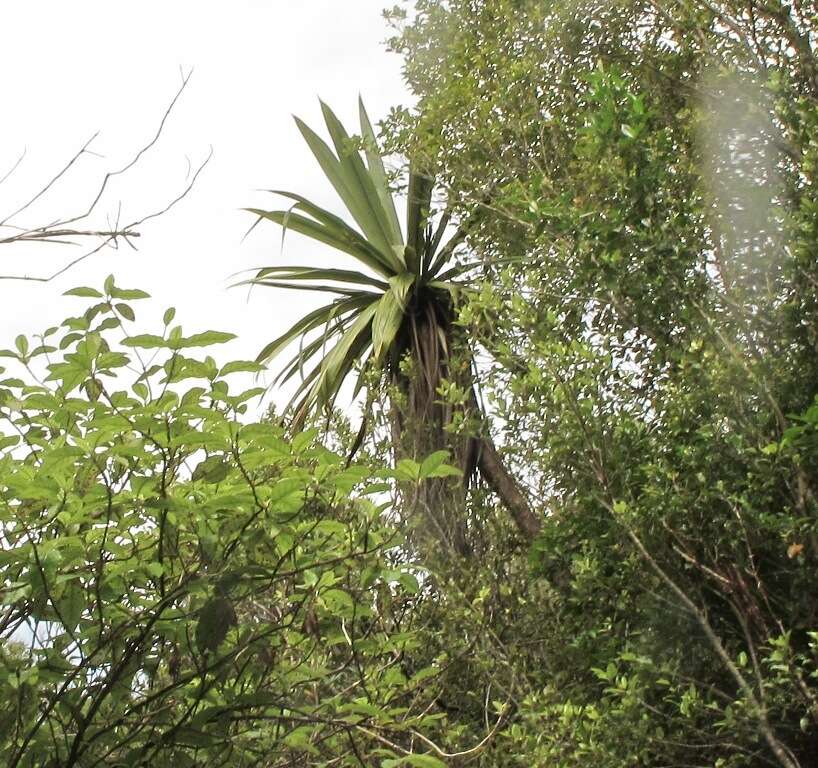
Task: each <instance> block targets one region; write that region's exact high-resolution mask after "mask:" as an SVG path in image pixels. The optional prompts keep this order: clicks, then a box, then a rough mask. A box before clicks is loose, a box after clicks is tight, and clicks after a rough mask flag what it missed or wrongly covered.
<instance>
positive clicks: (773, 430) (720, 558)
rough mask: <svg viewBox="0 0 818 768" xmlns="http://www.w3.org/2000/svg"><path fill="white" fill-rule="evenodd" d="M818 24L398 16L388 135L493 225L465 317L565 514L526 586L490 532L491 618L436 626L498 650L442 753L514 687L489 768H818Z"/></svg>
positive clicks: (464, 684) (516, 1) (485, 574)
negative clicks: (817, 41) (816, 429)
mask: <svg viewBox="0 0 818 768" xmlns="http://www.w3.org/2000/svg"><path fill="white" fill-rule="evenodd" d="M814 18H815V9H814V8H813V6H812V4H811V3H797V4H792V5H784V4H779V3H777V2H772V3H761V4H755V3H754V4H751V5H750V6H747V5H746V4H740V3H734V2H715V3H663V2H661V1H656V2H653V1H651V2H632V1H631V0H620V1H619V2H613V3H598V2H593V1H591V0H589V1H588V2H586V1H585V0H580V2H577V3H570V4H564V3H551V2H533V1H531V2H529V1H528V0H522V1H521V0H499V1H498V2H494V1H493V2H473V1H472V0H469V2H466V1H465V0H464V1H463V2H460V1H459V0H453V1H452V2H437V1H436V0H419V2H417V3H416V4H415V10H414V13H413V14H405V13H404V12H403V11H401V9H396V11H395V12H393V14H392V19H393V21H394V23H395V24H396V26H397V27H398V31H399V34H398V36H397V37H396V38H395V40H394V42H393V47H394V48H395V49H397V50H400V51H401V52H402V53H403V54H404V56H405V58H406V70H405V71H406V76H407V79H408V81H409V83H410V84H411V86H412V88H413V90H414V92H415V95H416V96H417V97H418V109H417V111H416V112H412V111H409V110H396V111H395V112H394V113H393V115H392V116H391V118H390V121H389V124H388V130H387V134H388V136H389V138H390V142H391V144H390V146H391V147H392V148H395V149H402V150H404V151H406V152H410V153H412V154H413V155H414V156H420V157H423V158H424V162H425V163H426V165H427V167H429V168H432V169H434V170H435V173H436V174H437V176H438V178H440V179H442V181H443V183H444V185H445V188H446V190H447V194H448V203H449V205H450V207H452V209H453V210H454V212H455V214H460V215H464V216H469V215H473V212H474V210H475V209H477V208H479V209H480V210H481V211H482V213H481V215H480V217H479V227H478V228H476V229H475V230H473V231H472V232H471V233H470V245H471V246H472V248H473V249H474V251H475V253H476V256H477V257H478V258H479V259H480V261H481V262H482V265H483V270H484V276H485V282H484V285H483V286H482V288H480V289H479V290H476V291H475V292H474V293H473V294H471V295H470V297H469V301H468V304H467V305H466V306H465V307H463V309H462V310H461V312H460V314H459V318H458V322H459V323H460V324H462V326H463V327H465V328H468V329H469V333H470V334H471V335H472V338H474V339H476V340H477V341H478V342H479V344H481V345H482V346H483V347H484V348H485V349H486V351H487V352H488V353H490V355H491V358H490V360H489V361H488V362H487V363H486V364H485V365H484V367H483V371H482V374H483V379H484V382H483V386H484V388H485V391H486V393H487V396H488V399H489V401H490V402H491V403H492V407H493V409H494V410H495V412H496V413H497V414H498V415H499V417H500V422H501V423H502V424H504V425H505V428H506V439H505V445H506V451H507V456H508V458H509V460H510V461H511V462H512V463H513V465H514V466H515V468H516V470H517V472H518V473H519V475H520V476H522V477H524V478H526V480H527V481H528V482H530V483H531V485H532V487H533V488H534V498H535V499H537V503H538V504H539V505H540V507H541V508H545V509H547V510H548V516H547V520H546V522H545V524H544V526H543V531H542V534H541V536H540V538H539V539H538V541H537V542H536V544H535V546H534V548H533V551H532V553H531V557H530V563H531V567H532V569H533V572H532V574H531V575H530V576H529V577H528V579H522V580H521V579H516V580H515V579H511V580H509V579H508V578H507V576H506V573H508V572H509V571H510V572H515V571H517V572H518V573H519V570H517V569H518V568H519V567H520V566H519V565H518V566H517V568H515V566H514V565H513V564H511V563H508V562H505V561H504V560H503V554H502V548H503V547H504V546H506V544H505V541H504V538H503V537H502V535H499V536H498V535H497V533H498V532H497V529H496V528H494V527H492V528H490V529H489V530H488V531H487V533H486V536H485V539H484V541H483V542H482V544H478V546H482V547H483V548H484V549H485V550H486V551H487V552H490V553H491V555H490V557H489V558H488V560H489V562H491V563H494V565H493V566H491V567H488V566H487V567H486V568H485V569H482V570H481V571H479V572H478V571H475V570H473V571H471V572H470V579H471V580H472V590H473V594H475V595H480V594H485V595H486V597H485V598H484V599H483V600H482V601H481V605H482V606H483V607H484V609H485V612H482V611H481V612H480V614H479V616H477V615H475V611H474V610H473V609H471V610H466V609H465V608H462V609H460V610H458V611H454V612H452V614H451V615H443V614H436V620H437V621H439V622H441V625H442V630H441V633H442V634H443V635H444V638H443V639H442V640H441V644H442V645H446V644H447V643H455V642H456V640H455V638H457V637H459V636H461V635H462V634H463V633H464V626H470V627H471V628H472V629H471V632H477V631H478V627H479V628H480V631H482V632H484V633H485V632H487V631H488V630H487V629H486V625H488V627H490V628H491V630H492V631H493V632H495V633H496V635H497V637H498V638H500V639H501V640H502V642H501V643H498V644H493V645H491V644H487V645H486V646H484V653H485V656H483V657H482V658H481V662H482V663H481V665H480V667H478V668H476V669H473V670H472V671H473V673H474V674H473V675H472V676H470V677H468V678H464V677H461V678H460V679H459V680H458V681H457V682H456V683H454V682H453V683H452V685H453V686H457V687H456V688H455V689H456V690H457V691H458V692H459V693H461V694H462V695H463V697H464V698H465V700H466V701H468V702H470V704H469V705H468V706H460V707H459V709H458V711H457V712H456V713H455V714H453V715H452V729H453V730H452V732H454V729H455V728H456V726H457V725H459V727H460V728H462V729H464V730H465V731H470V732H471V733H473V734H475V735H476V734H482V733H483V732H484V728H485V709H486V707H485V704H482V702H485V700H486V698H487V693H486V692H487V690H488V689H489V688H491V690H496V689H497V688H499V687H500V686H503V687H505V688H506V689H507V690H511V691H513V694H514V700H515V702H516V704H517V709H516V710H515V716H514V717H513V718H511V719H510V722H509V725H508V727H506V728H504V729H503V730H502V732H501V733H499V734H498V736H497V738H496V739H495V740H494V744H495V745H496V749H494V750H486V751H485V752H484V754H483V758H482V759H483V760H484V763H483V764H485V765H491V766H496V765H515V766H516V765H520V766H522V765H532V764H533V765H557V766H575V765H576V766H579V765H587V764H588V763H590V762H593V763H594V764H598V765H604V766H611V767H612V768H613V766H622V765H674V766H683V765H719V766H728V765H729V766H739V765H741V766H750V765H752V766H755V765H767V764H772V765H779V766H790V767H791V766H797V765H802V766H806V765H810V764H811V761H812V759H813V758H811V757H810V755H814V754H815V752H816V749H818V709H816V702H818V674H816V661H817V659H816V656H815V634H814V633H815V631H816V613H815V602H814V599H813V598H812V596H811V595H812V593H813V592H814V584H815V582H816V578H818V567H817V566H816V563H818V559H816V558H818V549H816V541H818V538H816V533H818V531H816V515H817V514H818V507H817V506H816V500H815V488H816V481H817V480H818V478H816V474H815V467H816V461H815V459H816V455H815V453H814V451H815V449H816V445H815V443H814V442H813V441H812V439H811V438H806V439H802V437H797V436H799V435H805V434H811V430H812V427H811V426H810V424H811V423H812V422H811V419H812V418H813V416H812V415H811V414H814V403H815V397H816V394H818V378H817V377H818V367H816V365H815V360H816V351H818V350H816V340H817V339H818V334H816V331H818V317H816V313H815V309H816V304H815V300H814V297H815V286H816V285H818V281H817V280H816V276H817V274H818V262H817V261H816V258H815V244H814V243H815V241H814V232H815V211H816V207H815V197H814V189H813V187H814V185H813V176H814V168H815V166H814V160H813V151H814V150H813V146H814V143H815V141H816V134H815V121H814V114H815V104H816V97H818V91H816V80H815V76H814V73H815V71H816V70H815V66H816V58H815V56H814V55H813V53H812V48H811V41H812V40H813V39H814V33H815V29H814ZM802 430H806V432H803V431H802ZM796 445H797V447H796ZM511 557H514V554H513V550H512V551H510V552H509V554H508V558H511ZM498 562H499V563H502V567H499V568H498V565H497V564H498ZM495 569H496V570H495ZM502 588H505V589H506V590H507V591H508V593H509V594H507V595H505V596H503V595H502V594H500V590H501V589H502ZM508 626H513V627H514V628H515V629H514V636H513V637H511V636H510V634H511V633H510V632H509V631H507V630H506V628H507V627H508ZM465 631H466V632H467V633H468V632H469V630H465Z"/></svg>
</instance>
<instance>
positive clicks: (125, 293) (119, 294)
mask: <svg viewBox="0 0 818 768" xmlns="http://www.w3.org/2000/svg"><path fill="white" fill-rule="evenodd" d="M108 293H109V294H110V296H111V298H113V299H125V300H126V301H131V300H135V299H149V298H150V297H151V295H150V294H149V293H145V291H140V290H139V289H138V288H117V287H115V286H113V285H112V286H111V289H110V290H109V291H108Z"/></svg>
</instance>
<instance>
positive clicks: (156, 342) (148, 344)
mask: <svg viewBox="0 0 818 768" xmlns="http://www.w3.org/2000/svg"><path fill="white" fill-rule="evenodd" d="M122 344H123V345H124V346H126V347H140V348H141V349H160V348H162V347H167V346H168V341H167V340H166V339H164V338H163V337H162V336H156V335H155V334H151V333H142V334H138V335H137V336H129V337H128V338H127V339H123V340H122Z"/></svg>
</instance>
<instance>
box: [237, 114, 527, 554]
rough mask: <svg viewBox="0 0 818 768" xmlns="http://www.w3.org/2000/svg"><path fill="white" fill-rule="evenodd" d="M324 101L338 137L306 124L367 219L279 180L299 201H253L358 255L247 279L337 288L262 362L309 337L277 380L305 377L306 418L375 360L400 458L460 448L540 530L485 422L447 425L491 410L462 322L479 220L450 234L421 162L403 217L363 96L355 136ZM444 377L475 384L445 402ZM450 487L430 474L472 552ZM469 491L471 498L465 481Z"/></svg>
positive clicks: (449, 522)
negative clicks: (461, 430)
mask: <svg viewBox="0 0 818 768" xmlns="http://www.w3.org/2000/svg"><path fill="white" fill-rule="evenodd" d="M321 106H322V111H323V116H324V120H325V122H326V127H327V131H328V133H329V137H330V140H331V142H332V147H330V145H329V144H327V143H326V142H325V141H324V140H323V139H322V138H321V137H320V136H319V135H318V134H317V133H315V132H314V131H313V130H312V129H310V128H309V127H308V126H307V125H306V124H305V123H303V122H302V121H301V120H299V119H298V118H296V123H297V125H298V128H299V130H300V132H301V134H302V136H303V137H304V139H305V141H306V143H307V145H308V146H309V148H310V150H311V151H312V153H313V155H314V156H315V158H316V160H317V161H318V163H319V165H320V166H321V169H322V171H323V172H324V174H325V176H326V177H327V179H328V180H329V182H330V184H331V185H332V186H333V188H334V189H335V191H336V192H337V194H338V196H339V197H340V199H341V201H342V203H343V204H344V207H345V208H346V212H347V213H348V215H349V218H350V219H351V220H352V221H354V223H355V226H353V225H352V224H350V223H347V220H345V219H343V218H341V217H340V216H338V215H336V214H334V213H332V212H330V211H328V210H325V209H324V208H321V207H319V206H317V205H315V204H314V203H312V202H310V201H309V200H307V199H306V198H304V197H302V196H301V195H299V194H295V193H293V192H285V191H277V190H273V191H274V192H275V194H277V195H279V196H282V197H283V198H285V199H286V200H287V201H288V205H287V206H286V207H283V208H281V209H278V210H262V209H258V208H250V209H248V210H249V211H250V212H251V213H253V214H255V215H256V216H257V217H258V219H257V221H256V223H258V222H259V221H262V220H265V219H266V220H270V221H272V222H274V223H275V224H278V225H279V226H281V227H283V228H284V230H285V231H286V230H291V231H294V232H297V233H300V234H302V235H304V236H306V237H308V238H310V239H312V240H313V241H315V242H318V243H320V244H321V245H322V246H326V247H327V248H329V249H334V250H335V251H337V252H338V253H339V254H342V255H343V259H344V261H345V262H346V263H344V264H341V266H340V267H337V268H336V267H335V266H333V267H332V268H327V267H318V266H302V265H273V266H267V267H263V268H261V269H259V270H258V272H257V273H256V274H255V276H254V277H252V278H251V279H250V280H248V281H247V282H249V283H252V284H255V285H261V286H268V287H272V288H286V289H296V290H306V291H315V292H321V293H324V292H326V293H329V294H331V295H332V296H333V298H332V299H331V300H330V301H329V302H328V303H326V304H324V305H322V306H321V307H319V308H318V309H315V310H312V311H310V312H308V313H306V314H305V315H304V316H303V317H301V318H300V319H299V320H298V321H297V322H296V323H294V324H293V325H292V327H290V328H289V329H288V330H287V331H286V332H285V333H283V334H281V335H280V336H278V337H277V338H275V339H273V340H272V341H270V343H269V344H267V345H266V346H265V347H264V349H263V350H262V351H261V352H260V354H259V356H258V360H259V361H260V362H267V361H270V360H272V359H273V358H276V357H277V356H278V355H280V354H281V353H282V352H283V351H284V350H285V348H287V347H289V346H290V345H291V344H293V342H298V346H297V349H296V351H295V353H294V354H293V355H292V356H291V357H290V358H289V359H288V360H287V361H286V362H285V363H284V365H283V367H282V368H281V371H280V373H279V375H278V378H277V382H278V383H285V382H287V381H290V380H294V379H295V380H298V377H300V380H299V384H298V386H297V388H296V392H295V395H294V397H293V400H292V402H291V408H292V413H293V420H294V422H295V424H296V425H300V424H301V423H303V421H304V419H305V418H306V417H307V416H308V415H309V414H310V413H311V412H315V411H317V410H320V409H322V408H325V407H329V406H331V405H332V404H333V403H334V401H335V399H336V397H337V395H338V393H339V390H340V389H341V386H342V385H343V383H344V382H345V381H346V380H347V379H348V378H349V377H353V376H354V377H356V381H355V385H354V393H355V394H357V393H358V392H360V391H361V389H362V387H363V386H364V382H365V380H366V378H365V377H367V376H368V375H371V372H372V371H373V369H374V371H375V372H376V374H377V375H380V377H381V380H382V381H383V382H384V383H386V384H388V385H389V386H391V388H392V392H393V393H398V394H399V397H396V398H393V402H392V408H391V421H392V428H393V439H394V443H395V445H394V449H395V455H396V458H401V457H410V458H412V457H420V456H422V455H426V454H428V453H431V452H433V451H437V450H449V451H450V452H451V453H452V454H453V455H454V456H455V460H456V461H457V462H458V463H459V464H460V467H461V469H462V470H463V471H464V473H465V474H466V476H467V477H468V475H469V474H470V473H472V472H479V473H480V474H481V475H482V477H483V478H484V479H485V480H486V481H487V483H488V484H489V485H490V487H492V488H493V489H494V490H495V491H496V492H497V493H498V495H499V497H500V498H501V500H502V501H503V503H504V505H505V506H506V507H507V508H508V510H509V511H510V512H511V514H512V516H513V518H514V520H515V522H516V524H517V526H518V528H519V529H520V531H521V532H523V533H524V534H525V536H526V537H527V538H531V537H532V536H534V535H535V534H536V532H537V530H538V529H539V520H538V518H537V517H536V515H534V513H533V512H532V510H531V509H530V507H529V505H528V503H527V501H526V498H525V496H524V495H523V494H522V493H521V491H520V489H519V487H518V485H517V483H516V482H515V480H514V478H513V477H512V476H511V475H510V474H509V472H508V471H507V469H506V468H505V467H504V465H503V463H502V461H501V459H500V456H499V454H498V452H497V450H496V448H495V446H494V444H493V442H492V440H491V439H490V437H489V436H488V435H487V434H486V433H485V430H483V431H482V432H483V433H482V434H478V435H472V436H469V437H466V438H458V437H456V436H455V435H453V434H452V431H451V430H447V429H446V427H447V426H448V425H449V424H451V422H452V417H453V415H454V413H455V412H456V411H457V410H460V411H462V412H464V413H469V414H470V415H471V416H475V415H477V416H480V417H482V414H481V413H480V409H479V407H478V405H477V398H476V397H475V394H474V379H473V374H472V366H471V354H470V352H469V344H468V339H467V338H466V337H465V334H464V332H463V329H462V328H460V327H459V326H457V325H456V324H455V319H456V303H457V298H458V296H459V295H460V294H462V292H463V291H464V290H468V284H469V278H468V275H469V270H470V269H472V270H473V267H469V265H463V264H458V263H456V262H455V259H454V255H455V250H456V249H457V248H458V246H460V245H462V244H464V242H465V240H466V234H467V232H466V229H467V227H466V226H463V225H461V227H460V228H458V229H457V230H456V232H455V233H454V234H453V235H452V236H451V237H449V238H447V237H446V234H447V231H448V230H449V225H450V221H449V217H448V216H447V215H443V216H441V217H439V220H438V221H436V222H433V221H432V219H433V217H432V216H431V215H430V209H431V198H432V192H433V187H434V181H433V179H432V178H430V177H429V176H427V175H425V174H423V173H420V172H418V170H417V169H414V168H410V172H409V181H408V199H407V206H406V215H405V222H404V226H403V227H401V222H400V218H399V216H398V210H397V207H396V205H395V201H394V199H393V197H392V194H391V191H390V188H389V183H388V179H387V174H386V170H385V168H384V165H383V162H382V159H381V156H380V153H379V150H378V145H377V142H376V139H375V134H374V131H373V129H372V125H371V123H370V120H369V118H368V116H367V114H366V110H365V109H364V107H363V104H362V103H361V104H360V123H361V136H360V137H351V136H350V135H349V134H348V133H347V131H346V130H345V129H344V127H343V125H342V124H341V122H340V121H339V120H338V118H337V117H336V116H335V114H334V113H333V112H332V110H331V109H330V108H329V107H328V106H326V105H325V104H323V103H322V105H321ZM350 266H351V267H353V268H348V267H350ZM407 358H408V361H407ZM455 359H457V361H458V364H457V365H455V364H454V361H455ZM407 362H408V363H409V365H408V366H407V365H406V363H407ZM444 380H448V381H453V382H454V383H456V384H457V385H458V388H459V389H460V390H461V391H464V392H466V398H465V401H464V402H462V403H461V404H460V405H457V406H454V407H453V406H451V405H447V404H445V403H443V402H441V398H440V396H439V393H438V389H439V386H440V384H441V382H443V381H444ZM396 401H399V402H396ZM481 420H482V419H481ZM482 421H484V420H482ZM444 487H448V488H451V487H452V481H451V480H448V481H444V480H442V479H438V480H436V481H427V484H426V485H425V491H424V496H423V498H422V499H421V502H422V504H423V505H424V506H425V507H426V509H427V511H428V512H429V513H430V515H431V516H432V518H433V522H434V524H435V526H436V527H437V528H438V530H437V531H436V533H437V535H438V536H439V537H440V538H442V539H443V540H444V541H446V542H447V543H448V544H449V545H451V547H452V548H454V549H455V550H456V551H460V552H465V551H467V549H468V547H467V545H466V543H465V528H464V521H463V519H462V517H461V519H459V520H457V519H452V513H451V509H449V510H446V509H444V508H445V507H449V508H450V507H451V506H452V505H451V504H450V503H448V502H451V500H452V497H451V496H449V498H448V500H447V499H446V498H445V494H443V495H441V489H442V488H444ZM458 493H459V495H460V498H461V499H462V497H463V494H462V491H459V492H458ZM432 507H434V510H432Z"/></svg>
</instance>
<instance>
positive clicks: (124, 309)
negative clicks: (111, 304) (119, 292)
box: [115, 304, 135, 321]
mask: <svg viewBox="0 0 818 768" xmlns="http://www.w3.org/2000/svg"><path fill="white" fill-rule="evenodd" d="M115 306H116V311H117V312H119V314H120V315H122V317H124V318H125V319H126V320H131V321H133V320H134V319H135V315H134V311H133V309H131V307H130V306H128V305H127V304H116V305H115Z"/></svg>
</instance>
